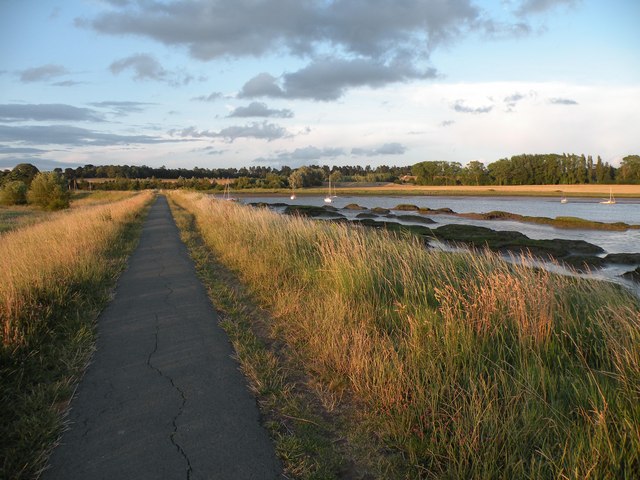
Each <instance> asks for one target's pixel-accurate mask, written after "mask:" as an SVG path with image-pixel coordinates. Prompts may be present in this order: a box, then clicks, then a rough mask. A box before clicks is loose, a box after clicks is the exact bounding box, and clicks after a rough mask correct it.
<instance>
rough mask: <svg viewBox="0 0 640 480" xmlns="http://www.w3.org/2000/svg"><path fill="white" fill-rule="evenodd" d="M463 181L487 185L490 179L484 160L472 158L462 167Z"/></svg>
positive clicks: (466, 183)
mask: <svg viewBox="0 0 640 480" xmlns="http://www.w3.org/2000/svg"><path fill="white" fill-rule="evenodd" d="M461 176H462V183H464V184H465V185H485V184H486V183H487V180H488V175H487V169H486V167H485V166H484V164H483V163H482V162H479V161H477V160H472V161H471V162H469V163H468V164H467V166H466V167H464V168H463V169H462V175H461Z"/></svg>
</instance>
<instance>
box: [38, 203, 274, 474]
mask: <svg viewBox="0 0 640 480" xmlns="http://www.w3.org/2000/svg"><path fill="white" fill-rule="evenodd" d="M231 355H232V348H231V345H230V344H229V340H228V338H227V336H226V334H225V333H224V331H223V330H222V329H221V328H220V327H219V326H218V318H217V315H216V312H215V310H214V309H213V307H212V305H211V303H210V301H209V298H208V297H207V293H206V291H205V289H204V287H203V285H202V283H201V282H200V280H199V279H198V277H197V276H196V272H195V268H194V266H193V262H192V261H191V258H190V257H189V255H188V253H187V250H186V247H185V246H184V244H183V243H182V241H181V240H180V237H179V235H178V229H177V227H176V225H175V223H174V221H173V218H172V217H171V213H170V211H169V207H168V204H167V200H166V199H165V198H164V197H159V198H158V200H157V201H156V203H155V204H154V205H153V207H152V208H151V211H150V213H149V216H148V218H147V220H146V221H145V223H144V227H143V231H142V237H141V239H140V244H139V245H138V248H137V249H136V250H135V252H134V253H133V254H132V255H131V258H130V260H129V266H128V268H127V270H126V271H125V272H124V273H123V274H122V276H121V277H120V280H119V282H118V287H117V289H116V294H115V298H114V299H113V301H112V302H111V303H110V304H109V306H108V307H107V308H106V309H105V311H104V312H103V313H102V315H101V316H100V318H99V320H98V339H97V345H96V351H95V354H94V356H93V359H92V363H91V365H90V366H89V368H88V369H87V372H86V374H85V376H84V378H83V379H82V382H81V383H80V386H79V388H78V391H77V393H76V397H75V398H74V399H73V401H72V403H71V412H70V422H71V424H70V429H69V430H67V431H66V432H65V433H64V434H63V436H62V439H61V444H60V445H59V446H58V447H57V448H56V449H55V450H54V452H53V454H52V456H51V458H50V461H49V468H48V469H47V470H46V471H45V473H44V475H43V478H44V479H45V480H53V479H64V480H70V479H82V480H92V479H109V480H112V479H136V480H140V479H154V480H155V479H205V478H206V479H225V480H226V479H239V480H241V479H274V478H279V477H280V466H279V464H278V461H277V460H276V457H275V453H274V447H273V444H272V442H271V440H270V438H269V436H268V434H267V432H266V431H265V430H264V429H263V428H262V426H261V425H260V423H259V421H260V415H259V411H258V408H257V406H256V402H255V400H254V398H253V397H252V396H251V394H250V393H249V390H248V389H247V386H246V384H245V380H244V378H243V376H242V374H241V373H240V371H239V370H238V364H237V363H236V362H235V361H234V360H233V359H232V358H231Z"/></svg>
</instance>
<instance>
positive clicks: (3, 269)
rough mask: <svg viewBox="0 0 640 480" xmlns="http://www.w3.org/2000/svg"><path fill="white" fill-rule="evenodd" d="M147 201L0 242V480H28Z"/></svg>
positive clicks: (30, 229) (138, 199) (5, 236)
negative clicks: (10, 479)
mask: <svg viewBox="0 0 640 480" xmlns="http://www.w3.org/2000/svg"><path fill="white" fill-rule="evenodd" d="M151 199H152V194H151V193H142V194H139V195H137V196H135V197H131V198H128V199H126V200H122V201H118V202H114V203H109V204H103V205H97V206H88V207H79V208H77V209H73V210H71V211H66V212H63V213H56V214H52V216H51V217H50V218H48V219H47V220H43V221H42V222H40V223H38V224H35V225H31V226H25V227H22V228H19V229H16V230H13V231H10V232H5V233H2V234H0V325H1V329H0V478H34V477H35V476H36V475H37V473H38V470H39V469H40V468H41V467H42V465H43V463H44V461H45V460H46V455H47V452H48V450H49V448H50V447H51V445H52V444H53V442H54V441H55V439H56V436H57V435H58V433H59V432H60V429H61V426H62V419H61V415H62V414H63V412H64V411H65V409H66V404H67V401H68V400H69V398H70V396H71V394H72V392H73V388H74V386H75V384H76V382H77V379H78V377H79V375H80V374H81V373H82V370H83V368H84V366H85V364H86V361H87V359H88V356H89V354H90V351H91V348H92V345H93V339H94V333H93V321H94V320H95V317H96V314H97V312H98V310H99V309H100V308H101V307H102V306H104V304H105V303H106V301H107V300H108V294H109V289H110V288H111V287H112V286H113V283H114V281H115V278H116V276H117V274H118V273H119V272H120V271H121V269H122V267H123V266H124V264H125V260H126V255H127V253H128V251H129V250H130V249H131V248H132V246H133V244H134V242H135V235H134V233H135V232H134V229H133V227H132V226H133V225H136V224H140V223H141V219H142V216H141V214H142V211H143V209H144V208H145V206H147V205H148V204H149V202H150V201H151Z"/></svg>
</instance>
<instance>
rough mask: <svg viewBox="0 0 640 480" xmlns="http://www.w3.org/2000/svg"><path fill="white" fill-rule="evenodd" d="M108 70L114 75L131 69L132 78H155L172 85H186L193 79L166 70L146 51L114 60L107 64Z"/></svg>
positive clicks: (189, 76)
mask: <svg viewBox="0 0 640 480" xmlns="http://www.w3.org/2000/svg"><path fill="white" fill-rule="evenodd" d="M109 70H111V73H113V74H114V75H118V74H120V73H122V72H123V71H125V70H131V71H132V72H133V79H134V80H139V81H144V80H155V81H158V82H165V83H167V84H169V85H172V86H178V85H187V84H188V83H190V82H191V81H192V80H193V77H192V76H191V75H187V74H183V73H178V72H173V71H169V70H166V69H165V68H164V67H163V66H162V65H161V64H160V62H158V61H157V60H156V59H155V58H154V57H153V56H151V55H149V54H146V53H136V54H134V55H130V56H128V57H125V58H121V59H120V60H116V61H114V62H112V63H111V65H109Z"/></svg>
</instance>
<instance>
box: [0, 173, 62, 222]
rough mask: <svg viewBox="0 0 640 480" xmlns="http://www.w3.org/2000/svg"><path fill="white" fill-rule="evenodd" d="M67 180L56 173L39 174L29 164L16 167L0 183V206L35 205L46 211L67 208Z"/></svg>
mask: <svg viewBox="0 0 640 480" xmlns="http://www.w3.org/2000/svg"><path fill="white" fill-rule="evenodd" d="M69 199H70V192H69V187H68V182H67V180H66V179H65V178H64V177H63V176H62V175H61V174H59V173H56V172H40V171H38V169H37V168H36V167H34V166H33V165H31V164H28V163H23V164H20V165H17V166H16V167H15V168H14V169H13V170H11V171H10V172H9V173H8V174H7V175H5V176H3V178H2V182H1V183H0V205H25V204H27V203H29V204H31V205H36V206H38V207H40V208H44V209H46V210H60V209H63V208H68V207H69Z"/></svg>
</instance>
